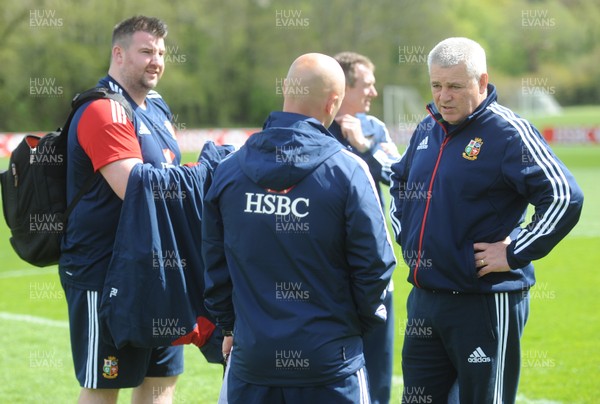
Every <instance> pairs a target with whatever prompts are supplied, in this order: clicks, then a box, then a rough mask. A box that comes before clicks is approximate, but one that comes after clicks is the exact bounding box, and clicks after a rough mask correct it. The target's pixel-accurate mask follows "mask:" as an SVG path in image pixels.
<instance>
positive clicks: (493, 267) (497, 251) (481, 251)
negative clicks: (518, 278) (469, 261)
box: [473, 237, 511, 278]
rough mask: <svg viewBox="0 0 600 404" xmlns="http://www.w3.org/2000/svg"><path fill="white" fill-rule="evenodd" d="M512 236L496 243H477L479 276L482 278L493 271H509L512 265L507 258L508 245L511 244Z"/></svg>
mask: <svg viewBox="0 0 600 404" xmlns="http://www.w3.org/2000/svg"><path fill="white" fill-rule="evenodd" d="M510 241H511V240H510V237H507V238H505V239H504V240H503V241H498V242H496V243H475V244H473V249H474V250H475V268H477V269H478V270H479V271H478V272H477V277H479V278H481V277H482V276H485V275H487V274H489V273H491V272H508V271H510V267H509V266H508V261H507V259H506V247H508V245H509V244H510Z"/></svg>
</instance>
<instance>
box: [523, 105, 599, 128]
mask: <svg viewBox="0 0 600 404" xmlns="http://www.w3.org/2000/svg"><path fill="white" fill-rule="evenodd" d="M527 118H528V119H529V120H530V121H531V123H533V124H534V125H535V126H536V127H538V128H540V129H542V128H544V127H547V126H594V127H595V126H600V105H586V106H577V107H564V108H563V110H562V113H561V114H559V115H547V116H543V115H533V116H528V117H527Z"/></svg>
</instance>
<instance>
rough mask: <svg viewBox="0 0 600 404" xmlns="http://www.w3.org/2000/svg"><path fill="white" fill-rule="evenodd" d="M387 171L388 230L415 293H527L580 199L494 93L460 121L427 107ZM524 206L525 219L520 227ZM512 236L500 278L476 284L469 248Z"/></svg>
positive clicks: (545, 149) (558, 165) (539, 140)
mask: <svg viewBox="0 0 600 404" xmlns="http://www.w3.org/2000/svg"><path fill="white" fill-rule="evenodd" d="M428 110H429V113H430V116H429V117H427V118H425V119H424V120H423V121H422V122H421V123H420V124H419V126H418V127H417V129H416V131H415V133H414V134H413V136H412V138H411V140H410V143H409V145H408V148H407V150H406V152H405V153H404V154H403V156H402V158H401V160H400V161H399V162H398V163H396V164H394V165H393V166H392V186H391V188H390V192H391V196H392V207H391V211H390V213H391V216H392V225H393V229H394V233H395V235H396V241H397V242H398V243H400V245H401V246H402V250H403V256H404V260H405V262H406V263H407V265H408V267H409V268H410V273H409V276H408V281H409V282H411V283H412V284H414V285H415V286H417V287H421V288H426V289H436V290H448V291H458V292H473V293H489V292H506V291H518V290H527V289H529V288H530V287H531V286H533V284H534V283H535V277H534V271H533V265H532V264H531V261H533V260H536V259H539V258H542V257H544V256H545V255H546V254H548V253H549V252H550V250H552V248H553V247H554V246H555V245H556V244H557V243H558V242H559V241H560V240H561V239H562V238H563V237H564V236H565V235H566V234H567V233H568V232H569V231H570V230H571V229H572V228H573V226H575V224H576V223H577V221H578V220H579V216H580V213H581V209H582V205H583V194H582V192H581V189H580V188H579V186H578V185H577V184H576V182H575V179H574V178H573V176H572V175H571V173H570V172H569V170H567V168H566V167H565V166H564V164H563V163H562V162H561V161H560V160H559V159H558V158H557V157H556V156H555V155H554V153H553V152H552V150H551V149H550V147H549V146H548V144H547V143H546V141H545V140H544V139H543V137H542V136H541V135H540V133H539V132H538V131H537V130H536V129H535V128H534V127H533V126H532V125H531V124H530V123H529V122H527V121H526V120H525V119H522V118H520V117H519V116H517V115H515V114H514V113H513V112H512V111H511V110H509V109H507V108H505V107H503V106H501V105H499V104H498V103H497V102H496V90H495V87H494V86H492V85H489V86H488V97H487V98H486V100H484V102H482V104H481V105H479V107H478V108H477V109H476V110H475V111H474V112H473V114H472V115H471V116H469V117H468V118H467V119H466V120H465V121H464V122H462V123H460V124H459V125H456V126H453V125H449V124H448V123H446V122H443V119H442V117H441V115H440V114H439V113H438V111H437V110H436V109H435V106H434V105H433V104H430V105H428ZM528 204H531V205H533V206H534V207H535V213H534V214H533V217H532V218H531V222H530V223H529V224H527V225H526V226H524V227H521V225H522V223H523V222H524V219H525V213H526V209H527V206H528ZM509 235H510V236H511V240H512V242H511V243H510V245H509V246H508V249H507V260H508V264H509V265H510V267H511V269H512V270H511V271H509V272H501V273H491V274H488V275H486V276H484V277H481V278H478V277H477V275H476V274H477V269H476V267H475V263H474V250H473V243H476V242H487V243H493V242H497V241H502V240H504V239H505V238H506V237H507V236H509Z"/></svg>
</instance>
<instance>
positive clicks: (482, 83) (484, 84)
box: [479, 73, 489, 94]
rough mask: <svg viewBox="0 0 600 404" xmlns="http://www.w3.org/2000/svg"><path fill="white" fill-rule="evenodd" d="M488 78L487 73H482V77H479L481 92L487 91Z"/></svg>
mask: <svg viewBox="0 0 600 404" xmlns="http://www.w3.org/2000/svg"><path fill="white" fill-rule="evenodd" d="M488 79H489V77H488V74H487V73H481V77H480V78H479V94H484V93H485V92H486V90H487V85H488Z"/></svg>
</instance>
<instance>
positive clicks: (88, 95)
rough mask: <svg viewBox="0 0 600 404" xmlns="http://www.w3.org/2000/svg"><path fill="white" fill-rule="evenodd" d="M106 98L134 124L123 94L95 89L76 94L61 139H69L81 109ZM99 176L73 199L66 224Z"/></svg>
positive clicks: (67, 212) (92, 176)
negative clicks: (121, 107)
mask: <svg viewBox="0 0 600 404" xmlns="http://www.w3.org/2000/svg"><path fill="white" fill-rule="evenodd" d="M104 98H108V99H111V100H114V101H117V102H118V103H119V104H121V105H122V106H123V108H124V109H125V114H127V118H128V119H129V120H130V121H131V122H133V109H132V108H131V104H129V101H127V99H126V98H125V96H123V94H121V93H117V92H114V91H112V90H109V89H108V88H105V87H94V88H90V89H89V90H86V91H84V92H82V93H79V94H76V95H75V97H73V100H72V101H71V113H70V114H69V117H68V118H67V121H66V122H65V124H64V125H63V129H62V131H61V137H63V136H64V139H65V141H66V139H67V137H68V136H69V128H70V127H71V121H72V120H73V117H74V116H75V113H76V112H77V110H78V109H79V107H81V106H82V105H83V104H85V103H86V102H88V101H93V100H99V99H104ZM98 175H99V174H98V173H94V174H92V175H90V176H89V177H88V179H87V180H86V181H85V183H84V184H83V186H82V187H81V188H80V189H79V192H77V195H75V198H73V200H72V201H71V203H70V204H69V206H67V209H66V210H65V216H64V221H65V224H66V222H67V218H68V217H69V215H70V214H71V212H72V211H73V209H75V206H76V205H77V203H79V201H80V200H81V198H83V196H84V195H85V194H86V193H87V192H88V191H89V190H90V189H91V188H92V185H93V184H94V181H95V180H96V177H97V176H98Z"/></svg>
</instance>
